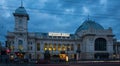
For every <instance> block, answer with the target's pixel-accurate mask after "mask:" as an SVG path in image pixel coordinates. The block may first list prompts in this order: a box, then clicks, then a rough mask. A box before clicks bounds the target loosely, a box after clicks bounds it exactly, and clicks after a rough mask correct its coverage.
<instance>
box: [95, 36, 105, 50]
mask: <svg viewBox="0 0 120 66" xmlns="http://www.w3.org/2000/svg"><path fill="white" fill-rule="evenodd" d="M106 44H107V43H106V40H105V39H104V38H98V39H96V40H95V45H94V46H95V51H106Z"/></svg>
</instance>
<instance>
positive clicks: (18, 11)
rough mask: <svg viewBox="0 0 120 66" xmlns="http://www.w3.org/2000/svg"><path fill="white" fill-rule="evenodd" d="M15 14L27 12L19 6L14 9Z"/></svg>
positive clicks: (25, 13)
mask: <svg viewBox="0 0 120 66" xmlns="http://www.w3.org/2000/svg"><path fill="white" fill-rule="evenodd" d="M15 14H21V15H27V12H26V10H25V8H24V7H19V8H17V9H16V10H15Z"/></svg>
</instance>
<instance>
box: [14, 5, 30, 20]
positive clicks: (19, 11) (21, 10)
mask: <svg viewBox="0 0 120 66" xmlns="http://www.w3.org/2000/svg"><path fill="white" fill-rule="evenodd" d="M13 15H14V16H25V17H27V19H28V20H29V15H28V14H27V11H26V10H25V8H24V7H22V6H21V7H19V8H17V9H16V10H15V13H13Z"/></svg>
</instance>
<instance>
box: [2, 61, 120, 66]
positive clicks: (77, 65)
mask: <svg viewBox="0 0 120 66" xmlns="http://www.w3.org/2000/svg"><path fill="white" fill-rule="evenodd" d="M0 66H120V63H118V62H114V63H111V62H102V63H101V62H99V63H92V62H90V63H75V64H69V63H63V64H62V63H61V64H0Z"/></svg>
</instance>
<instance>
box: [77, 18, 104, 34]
mask: <svg viewBox="0 0 120 66" xmlns="http://www.w3.org/2000/svg"><path fill="white" fill-rule="evenodd" d="M90 28H92V29H95V30H104V28H103V27H102V26H101V25H100V24H98V23H96V22H95V21H92V20H86V21H84V22H83V24H82V25H81V26H80V27H79V28H78V29H77V30H76V33H78V32H80V31H82V30H88V29H90Z"/></svg>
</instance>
